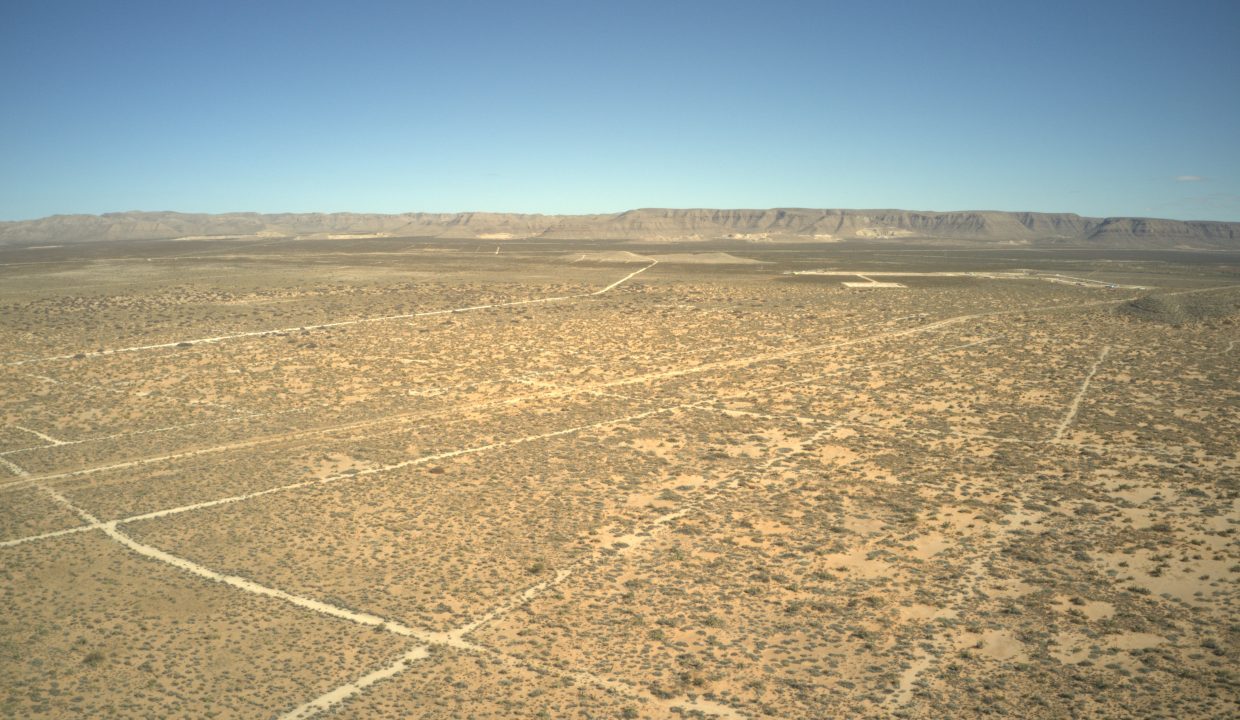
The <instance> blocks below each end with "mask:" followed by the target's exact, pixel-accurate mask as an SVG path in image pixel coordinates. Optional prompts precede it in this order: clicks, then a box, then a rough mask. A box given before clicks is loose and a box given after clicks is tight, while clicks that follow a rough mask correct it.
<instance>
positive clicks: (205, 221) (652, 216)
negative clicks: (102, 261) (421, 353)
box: [0, 208, 1240, 250]
mask: <svg viewBox="0 0 1240 720" xmlns="http://www.w3.org/2000/svg"><path fill="white" fill-rule="evenodd" d="M362 235H380V236H391V237H441V238H445V239H452V238H460V239H472V238H479V239H488V240H505V239H511V238H530V237H544V238H548V239H563V240H636V241H645V242H659V241H686V240H736V241H748V242H840V241H874V242H891V241H898V240H901V239H907V240H919V241H930V242H947V243H960V244H1020V245H1036V246H1048V245H1050V246H1054V245H1061V246H1076V247H1081V246H1083V247H1123V248H1150V249H1155V248H1193V249H1202V250H1219V249H1240V223H1227V222H1208V221H1181V220H1161V219H1155V218H1089V217H1082V216H1080V215H1073V214H1070V213H1033V212H997V211H968V212H915V211H909V210H815V209H806V208H776V209H769V210H712V209H664V208H643V209H640V210H629V211H626V212H621V213H612V214H600V215H530V214H516V213H488V212H470V213H400V214H390V215H381V214H366V213H280V214H258V213H226V214H219V215H207V214H194V213H176V212H123V213H107V214H104V215H55V216H52V217H47V218H41V219H38V220H27V221H19V222H4V223H0V244H4V245H33V244H59V243H74V242H86V241H99V240H158V239H175V238H187V237H237V236H257V237H263V236H269V237H341V238H347V237H351V236H362Z"/></svg>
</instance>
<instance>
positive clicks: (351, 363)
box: [0, 238, 1240, 718]
mask: <svg viewBox="0 0 1240 720" xmlns="http://www.w3.org/2000/svg"><path fill="white" fill-rule="evenodd" d="M171 245H172V244H170V243H165V244H160V243H149V244H146V245H142V246H141V248H140V249H141V252H140V253H138V252H136V250H137V249H138V248H123V249H124V251H125V253H130V255H125V254H124V253H118V256H117V259H115V260H114V261H110V262H112V263H113V267H112V268H111V269H110V270H109V271H108V273H107V275H106V276H104V275H103V274H100V273H99V271H97V270H87V271H83V272H84V273H86V277H89V278H90V279H91V280H92V282H91V283H82V284H81V285H80V286H74V287H66V286H63V285H59V286H58V285H55V284H49V282H47V280H46V278H47V277H48V276H47V275H41V274H40V273H54V272H62V271H65V268H64V267H59V268H58V266H57V265H56V264H54V263H53V264H48V265H20V266H12V267H10V266H3V267H0V277H4V283H3V284H2V285H0V287H3V288H4V290H3V297H0V306H2V307H0V310H2V311H0V327H3V328H4V331H5V337H7V338H10V339H11V342H10V344H9V345H8V346H6V347H4V348H0V354H2V355H3V356H4V357H3V360H4V361H5V362H8V363H16V362H19V361H20V362H22V363H24V364H9V365H6V368H7V370H6V374H5V375H4V377H3V382H4V383H5V385H4V390H5V392H4V393H3V394H2V395H0V408H2V412H3V422H2V424H0V453H3V454H0V458H3V459H4V460H5V463H0V493H3V499H2V501H0V542H6V543H8V544H6V545H4V546H2V547H0V580H2V582H0V602H3V603H4V606H5V609H6V612H5V613H4V617H3V618H0V678H3V680H2V681H0V716H6V717H7V716H11V717H108V716H123V715H151V716H173V715H203V716H207V715H216V716H220V717H236V716H251V715H254V714H256V713H257V714H260V715H264V716H272V715H279V714H280V713H283V712H287V711H290V710H292V709H293V708H296V707H298V706H301V705H302V704H303V703H306V702H309V701H311V700H313V699H314V698H315V697H318V696H319V695H321V694H324V693H330V692H331V691H332V690H333V689H335V688H339V687H342V686H344V685H346V684H348V683H352V682H355V681H358V679H359V678H362V677H365V676H368V675H369V674H371V673H374V672H375V671H376V670H378V669H380V668H384V667H390V668H393V670H392V676H391V677H390V678H386V679H384V680H381V681H379V682H375V683H374V684H373V685H369V686H368V687H366V688H365V689H364V690H363V691H362V692H359V693H357V694H356V695H353V696H350V697H348V698H347V699H345V700H343V701H341V702H340V703H339V705H337V706H334V707H333V709H332V713H333V714H332V715H331V717H357V718H363V717H367V718H368V717H469V716H473V717H479V718H483V717H538V716H539V714H540V713H542V714H543V715H545V716H548V717H566V716H570V717H571V716H583V717H585V716H588V717H621V718H636V717H652V718H655V717H670V716H673V715H678V716H681V717H710V716H712V715H718V714H721V713H729V712H734V713H736V714H738V715H741V716H747V717H832V716H841V717H842V716H847V717H908V718H928V717H944V716H952V717H981V716H993V715H1023V716H1032V717H1046V718H1051V717H1068V716H1079V717H1089V716H1109V715H1115V714H1125V713H1127V714H1130V715H1140V716H1144V717H1157V716H1160V715H1162V716H1168V717H1171V716H1175V717H1225V716H1230V715H1233V714H1235V712H1236V710H1237V707H1236V701H1235V693H1234V692H1233V690H1234V677H1233V675H1234V673H1232V672H1231V668H1233V667H1235V662H1236V656H1235V648H1236V642H1235V640H1236V632H1237V628H1236V623H1235V621H1234V618H1232V617H1231V610H1232V608H1233V606H1234V604H1235V600H1236V591H1237V582H1238V581H1240V562H1238V561H1240V550H1238V549H1237V546H1236V543H1235V538H1236V524H1237V518H1236V512H1235V503H1236V501H1237V499H1238V498H1240V487H1237V484H1236V482H1235V478H1236V477H1238V476H1240V474H1238V473H1237V463H1238V460H1237V456H1236V451H1235V446H1234V445H1235V438H1236V437H1238V436H1240V418H1237V416H1236V414H1235V412H1234V407H1235V403H1236V400H1237V392H1238V390H1237V388H1238V387H1240V383H1238V380H1240V378H1238V377H1237V372H1238V370H1237V368H1238V367H1240V366H1238V365H1237V363H1236V362H1235V358H1236V350H1235V349H1234V343H1235V341H1236V340H1237V335H1236V333H1237V327H1236V325H1234V324H1230V323H1227V322H1225V321H1226V320H1227V319H1228V318H1229V317H1230V315H1228V314H1227V313H1223V314H1217V313H1216V314H1209V313H1204V312H1201V313H1197V311H1196V310H1193V308H1200V307H1205V306H1206V305H1209V307H1215V306H1217V307H1232V306H1231V305H1228V303H1229V302H1230V303H1233V304H1234V301H1235V299H1236V297H1237V296H1240V293H1237V292H1236V291H1221V292H1218V293H1217V296H1213V295H1212V296H1211V298H1212V300H1211V301H1210V303H1206V302H1204V301H1202V302H1196V301H1194V302H1191V303H1190V302H1187V301H1178V300H1177V301H1174V302H1173V298H1177V297H1196V296H1191V295H1190V296H1172V295H1170V293H1171V292H1174V291H1177V290H1192V289H1198V288H1204V287H1210V286H1215V285H1218V286H1221V285H1227V284H1234V282H1235V279H1234V277H1233V275H1234V271H1229V270H1226V269H1225V268H1222V267H1220V266H1218V263H1217V260H1216V259H1210V260H1209V261H1208V262H1206V261H1200V262H1199V264H1197V265H1194V266H1192V267H1191V268H1190V267H1186V266H1183V265H1177V264H1176V263H1177V262H1189V261H1190V260H1191V258H1189V259H1184V258H1180V257H1179V256H1177V258H1178V259H1177V260H1176V261H1175V262H1171V261H1169V260H1167V259H1166V258H1162V259H1159V262H1157V263H1150V264H1148V265H1143V264H1140V263H1130V264H1129V263H1123V262H1094V260H1092V259H1091V257H1090V256H1088V255H1082V256H1081V257H1080V258H1078V259H1075V260H1072V261H1071V262H1072V263H1075V265H1076V266H1074V267H1073V268H1072V269H1071V270H1069V271H1067V272H1070V273H1071V274H1073V275H1086V274H1089V273H1097V275H1098V276H1099V277H1104V278H1107V279H1114V280H1115V281H1116V282H1118V283H1120V284H1124V283H1130V284H1140V285H1142V286H1147V287H1159V288H1160V290H1159V291H1158V292H1155V293H1153V295H1154V296H1155V297H1162V298H1163V299H1162V300H1159V301H1158V302H1153V301H1148V302H1141V303H1138V305H1139V307H1138V308H1137V309H1138V310H1142V311H1144V310H1149V309H1150V308H1153V311H1159V310H1158V309H1159V308H1167V307H1173V306H1174V307H1178V308H1181V309H1184V312H1186V313H1187V312H1190V311H1191V312H1194V313H1197V314H1196V315H1193V317H1192V318H1190V320H1191V321H1185V322H1176V323H1164V322H1144V321H1138V319H1137V316H1136V315H1134V311H1132V310H1131V309H1125V306H1124V305H1123V302H1122V301H1124V300H1125V299H1126V298H1128V297H1129V295H1125V294H1124V292H1123V291H1120V290H1112V289H1107V288H1105V286H1092V287H1084V286H1073V285H1071V284H1063V283H1049V282H1041V281H1032V280H1031V281H1025V280H996V279H981V278H968V277H952V278H948V277H936V276H927V277H925V278H921V279H918V278H915V277H914V278H909V279H907V281H904V280H902V281H901V282H902V284H905V285H906V286H907V287H905V288H888V289H883V290H860V291H857V290H850V289H845V288H844V287H842V286H841V285H840V284H839V282H838V278H836V279H834V280H827V279H824V278H823V277H815V276H787V275H784V274H782V273H783V272H784V271H785V270H790V269H812V268H815V267H820V266H824V265H828V264H829V265H833V266H840V267H860V268H861V269H863V270H864V269H870V268H880V269H881V268H889V267H890V266H891V265H893V264H896V263H910V264H916V266H917V267H918V268H922V269H929V270H935V269H944V268H946V267H948V266H947V265H946V263H951V265H950V268H951V269H960V268H962V267H964V268H965V269H970V268H985V269H994V267H996V266H1002V267H1004V268H1006V267H1008V265H1009V264H1011V263H1014V262H1016V261H1014V260H1009V259H1008V258H1009V255H1010V253H1014V252H1016V251H1015V250H1007V251H1005V253H1003V254H993V255H992V254H987V253H985V252H982V251H977V252H968V253H964V252H955V253H944V252H942V251H941V250H938V249H927V250H926V252H923V253H921V254H919V255H916V256H913V255H909V256H907V257H906V256H904V255H900V254H898V253H896V254H895V257H893V256H892V255H893V253H892V251H891V250H889V249H887V250H884V249H882V248H878V249H868V248H859V247H857V246H851V247H850V246H841V247H827V248H824V247H805V248H769V251H767V250H764V249H761V248H759V249H757V250H755V252H754V253H753V254H754V255H755V257H758V256H759V255H761V258H760V259H763V260H768V261H769V262H768V263H764V264H736V265H727V266H722V265H720V266H713V265H676V266H671V265H669V266H664V265H659V266H657V267H652V268H651V269H650V270H649V271H647V272H645V273H643V274H641V275H639V276H636V278H634V279H633V280H632V281H629V282H626V283H624V284H621V285H620V286H618V287H617V288H616V289H614V290H613V291H610V292H608V293H606V294H603V295H585V294H586V293H591V292H594V291H595V290H598V289H600V288H603V287H607V286H608V285H609V284H611V283H614V282H615V281H616V280H617V279H618V278H620V277H623V276H625V275H626V274H628V273H632V272H633V271H634V270H636V269H637V268H638V267H641V266H640V265H624V264H609V263H605V262H596V261H584V262H578V263H571V262H568V261H566V260H565V259H564V258H563V257H562V256H563V255H567V248H568V247H569V245H570V244H566V245H565V247H564V248H558V249H556V248H551V249H554V250H555V254H553V255H549V254H548V253H547V252H544V250H547V248H543V246H537V247H536V249H537V250H538V252H534V251H533V250H531V251H529V252H528V253H527V254H524V255H522V254H521V253H520V252H516V251H514V252H506V253H505V255H504V256H502V258H501V259H500V260H495V259H492V260H489V261H488V263H490V264H488V265H485V266H484V265H482V264H479V263H478V262H476V258H475V257H474V256H473V253H472V247H471V246H469V245H468V244H453V243H449V242H439V241H430V240H426V239H416V238H399V239H397V238H375V239H372V240H369V241H367V244H366V245H365V246H351V245H347V244H341V243H339V242H336V241H330V242H329V241H317V240H307V241H304V243H303V242H302V241H298V242H297V243H289V244H287V245H285V246H283V247H282V246H280V245H275V246H272V247H270V248H266V247H263V248H255V249H253V250H252V251H247V252H248V253H252V254H250V255H246V256H245V257H232V256H231V254H230V255H229V257H228V259H215V260H207V259H201V258H199V259H194V260H192V261H190V260H185V261H182V260H176V261H174V260H170V259H169V260H166V261H165V262H166V266H167V267H166V269H164V267H163V266H162V265H161V264H160V263H154V262H152V263H146V262H145V261H143V262H142V263H141V265H138V263H136V262H131V261H130V260H127V259H125V258H126V257H138V256H141V257H143V258H145V257H148V256H150V257H157V258H158V257H168V258H170V257H172V256H173V255H176V256H178V257H179V256H182V255H184V256H192V255H193V254H194V251H195V250H197V251H199V252H202V253H207V252H210V251H212V250H219V249H220V248H217V247H215V246H214V245H212V244H211V243H209V242H205V241H204V242H203V243H201V244H195V243H194V242H192V241H185V242H184V243H179V244H176V246H175V247H170V246H171ZM530 247H535V246H530ZM527 249H528V248H527ZM561 249H563V250H565V253H560V252H559V250H561ZM615 249H617V250H624V249H626V248H625V246H624V245H623V244H616V248H615ZM638 249H639V250H640V248H638ZM698 249H700V248H693V251H695V252H696V251H697V250H698ZM277 250H278V252H277ZM605 251H607V249H606V248H604V250H601V251H600V252H605ZM15 252H18V251H16V250H9V251H0V256H3V255H4V254H5V253H15ZM737 252H739V251H737ZM161 253H167V254H166V255H163V256H161ZM269 253H270V255H269ZM763 253H765V254H763ZM927 256H928V257H927ZM205 257H207V258H209V257H211V256H210V255H207V256H205ZM914 257H916V259H912V258H914ZM1160 257H1161V256H1160ZM324 258H330V259H329V260H324ZM549 258H551V259H549ZM53 259H54V258H53ZM1039 262H1042V259H1040V257H1039V256H1038V255H1036V254H1030V255H1028V256H1027V257H1026V256H1024V255H1021V256H1020V263H1021V264H1022V265H1026V264H1028V265H1036V264H1037V263H1039ZM1063 262H1065V263H1066V262H1067V261H1063ZM1195 262H1196V261H1195ZM1048 264H1050V263H1048ZM1061 264H1062V263H1061ZM148 266H150V267H148ZM1056 269H1057V271H1058V270H1062V268H1060V267H1058V264H1057V265H1056ZM1091 277H1092V275H1091ZM577 295H581V297H577V298H576V299H574V300H572V301H564V302H558V301H557V302H550V303H542V304H534V303H530V304H525V305H510V306H498V307H493V308H488V309H481V310H469V311H468V312H446V311H448V310H451V309H453V308H477V307H478V306H482V305H492V304H498V303H504V302H516V301H525V300H536V299H539V298H551V297H570V296H577ZM1202 297H1204V295H1203V296H1202ZM1110 301H1117V302H1112V303H1111V304H1109V305H1108V304H1104V303H1106V302H1110ZM1216 301H1217V302H1216ZM440 311H445V312H441V314H434V315H415V313H421V312H440ZM1159 312H1161V311H1159ZM1228 312H1230V311H1228ZM392 316H399V317H398V318H397V319H392ZM406 316H408V317H406ZM370 319H378V320H375V321H374V322H370V321H369V320H370ZM356 320H367V322H357V323H354V324H342V325H337V324H331V323H337V322H341V321H343V322H346V323H348V322H352V321H356ZM265 331H271V332H265ZM221 336H227V337H229V338H231V339H228V340H223V341H215V342H197V341H196V340H197V339H199V338H218V337H221ZM146 346H163V347H156V348H153V349H144V350H132V351H130V352H123V353H117V352H104V353H102V354H101V353H100V350H112V349H117V348H139V347H143V348H145V347H146ZM1103 347H1109V348H1111V349H1110V350H1109V353H1106V354H1104V353H1101V348H1103ZM1091 373H1092V374H1091ZM1087 377H1088V378H1089V380H1088V382H1085V379H1086V378H1087ZM1074 403H1075V404H1074ZM1069 408H1072V410H1071V411H1069ZM49 490H54V492H55V493H56V494H58V495H59V496H60V497H61V498H63V499H64V502H61V501H60V500H57V499H56V497H55V496H54V495H53V494H52V493H50V492H49ZM69 505H72V506H73V507H76V508H79V509H81V510H82V511H84V512H86V513H88V514H89V515H90V516H91V517H95V518H97V519H99V520H100V521H102V523H107V522H110V521H117V525H116V526H115V528H116V531H117V532H123V533H124V537H126V538H130V539H131V540H132V543H134V544H136V545H138V546H140V547H149V548H153V549H155V550H156V551H158V553H165V554H166V555H165V556H162V557H159V556H158V553H155V554H156V555H157V557H154V558H153V557H151V555H150V554H148V555H147V556H146V557H142V556H140V555H139V554H138V553H137V552H136V551H135V550H134V546H133V545H126V544H125V543H123V542H117V541H116V537H114V536H112V535H108V534H106V533H105V532H104V530H103V529H102V528H100V527H98V526H96V525H94V524H93V523H87V522H86V521H85V520H83V517H82V516H81V515H79V514H78V513H77V512H75V511H74V510H73V509H71V508H70V507H69ZM13 541H20V542H19V543H15V542H13ZM153 552H154V551H153ZM169 557H172V558H178V559H182V560H183V561H184V564H182V565H177V564H176V562H174V561H170V560H169V559H168V558H169ZM187 567H189V568H190V569H187ZM204 572H214V573H218V574H220V575H223V576H227V579H228V580H229V582H225V581H223V580H221V579H219V578H216V579H209V578H208V577H204V575H203V573H204ZM258 588H261V589H258ZM268 590H269V591H270V592H268ZM289 598H300V599H304V600H305V601H306V602H302V603H301V604H298V603H296V602H292V601H290V600H289ZM314 603H319V604H320V605H315V604H314ZM323 604H325V606H326V607H325V606H324V605H323ZM453 633H459V634H460V635H461V638H460V639H459V641H458V640H452V641H448V640H445V639H444V638H446V637H455V636H454V635H453ZM453 643H455V644H453ZM422 646H425V652H424V653H421V654H419V653H418V652H417V651H416V650H417V648H420V647H422ZM411 698H417V702H413V701H411Z"/></svg>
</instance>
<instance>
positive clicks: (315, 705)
mask: <svg viewBox="0 0 1240 720" xmlns="http://www.w3.org/2000/svg"><path fill="white" fill-rule="evenodd" d="M698 407H700V406H698ZM823 432H825V431H819V432H818V433H816V434H815V435H814V436H813V437H812V438H811V439H809V440H807V441H805V443H804V444H812V443H813V442H815V441H817V439H818V438H820V437H821V436H822V434H823ZM785 460H786V458H784V457H782V456H779V457H775V458H772V459H771V460H769V461H768V462H766V463H765V464H764V465H762V466H761V468H760V469H759V470H757V471H756V472H755V471H753V470H749V471H743V472H739V473H736V474H734V475H732V476H730V477H729V478H727V479H725V480H724V481H722V482H720V483H718V484H716V485H715V486H714V487H712V488H710V489H708V490H705V491H703V492H700V493H698V494H697V495H695V496H694V497H693V498H692V499H691V500H689V501H688V502H686V503H685V504H684V506H683V507H681V508H679V509H676V510H672V511H669V512H665V513H662V514H661V515H658V516H657V517H655V518H653V519H651V520H648V521H646V522H644V523H641V525H640V527H636V528H632V529H630V530H629V531H628V532H626V533H624V534H623V535H619V534H615V533H608V535H610V536H612V537H614V538H615V539H616V540H622V541H623V546H618V545H608V546H606V547H603V546H599V547H596V548H595V549H594V550H593V551H592V552H591V553H590V554H589V555H587V556H586V557H584V558H582V559H580V560H578V561H576V562H574V563H572V564H571V565H569V566H568V567H566V568H562V569H560V570H558V571H557V572H556V574H555V576H554V577H552V578H549V579H547V580H544V581H542V582H538V583H535V584H533V585H531V586H529V587H527V588H524V589H522V590H521V591H519V592H517V593H514V594H513V595H511V596H510V597H508V598H507V599H505V600H503V601H501V602H500V603H499V604H498V605H496V606H495V607H494V608H492V609H491V610H489V611H487V612H486V613H484V614H483V615H481V616H480V617H479V618H478V619H476V620H474V621H473V622H469V623H466V624H464V625H461V626H459V627H457V628H455V629H453V630H450V631H448V632H447V633H445V635H446V637H447V638H448V639H449V642H455V643H458V645H457V646H458V647H460V646H467V647H468V648H470V649H472V650H473V651H475V652H481V653H485V654H489V655H493V656H495V657H497V658H499V659H501V660H503V661H504V662H506V663H509V664H512V665H514V666H517V667H521V668H524V669H527V670H534V671H537V672H542V673H547V672H549V673H551V674H555V675H561V676H567V677H571V678H573V679H574V680H576V681H577V682H578V683H583V684H588V685H593V686H595V687H600V688H603V689H606V690H611V691H614V692H617V693H619V694H622V695H625V696H627V697H633V698H637V699H640V700H642V701H644V702H647V703H651V704H653V705H654V706H656V707H661V708H663V709H664V710H665V711H667V712H670V710H671V708H672V707H674V706H680V707H682V708H684V709H686V710H698V711H701V712H703V713H705V714H707V715H712V716H714V717H720V718H729V719H732V720H736V719H739V718H744V717H746V715H744V714H743V713H741V712H739V711H737V710H736V708H733V707H731V706H729V705H727V704H724V703H719V702H712V701H709V700H706V699H704V698H699V699H697V700H689V699H687V698H685V699H666V698H658V697H655V696H654V695H652V694H650V693H648V692H646V691H645V690H643V689H641V688H639V687H635V686H633V685H630V684H628V683H625V682H622V681H619V680H615V679H612V678H607V677H603V676H601V675H598V674H596V673H592V672H588V671H582V670H578V671H569V672H565V671H564V670H561V669H555V668H550V669H548V668H542V667H539V666H537V665H534V664H532V663H530V662H529V661H526V660H518V659H516V658H513V657H512V656H510V655H507V654H506V653H503V652H501V651H499V650H496V649H494V648H490V647H487V646H484V645H474V644H472V643H469V642H468V641H467V640H466V637H467V636H468V635H469V634H471V633H473V632H475V631H477V630H479V629H480V628H482V627H484V626H486V625H487V624H489V623H492V622H495V621H496V620H499V619H502V618H504V617H506V616H508V615H509V614H511V613H512V612H513V611H515V610H517V609H518V608H521V607H524V606H525V605H527V604H528V603H529V602H531V601H532V600H534V599H535V598H537V597H539V596H540V595H543V594H545V593H546V592H548V591H550V590H552V589H554V588H556V587H557V586H559V585H562V584H563V583H564V582H565V581H566V580H568V579H569V578H571V577H573V576H574V575H576V574H579V573H581V572H582V571H584V570H586V569H589V568H592V567H595V566H598V565H602V564H605V563H607V562H611V561H613V560H614V559H615V558H617V557H619V556H621V555H624V554H627V553H631V552H633V551H635V550H636V549H638V548H639V547H641V546H642V545H643V544H645V543H646V542H649V541H650V540H653V539H654V538H655V537H657V536H658V534H659V533H660V532H661V531H662V530H663V529H664V528H666V526H667V525H668V523H670V522H672V521H673V520H677V519H679V518H681V517H684V516H686V515H688V514H690V513H692V512H693V511H694V510H696V509H698V508H699V507H700V506H701V504H702V503H703V502H706V501H707V500H710V499H712V498H714V497H717V496H718V495H720V494H722V493H724V492H727V491H728V490H731V489H734V488H736V486H737V485H738V484H739V483H740V482H741V481H742V480H744V479H746V478H751V477H753V476H761V475H762V474H764V473H766V472H769V471H770V469H771V468H772V467H774V466H775V465H776V464H777V463H779V462H781V461H785ZM605 550H609V551H610V552H605ZM415 652H416V649H415ZM409 664H410V663H409V662H408V659H407V658H406V656H404V655H402V656H401V657H398V658H397V659H396V660H395V661H393V662H392V663H390V664H388V665H385V666H384V667H382V668H379V669H378V670H375V671H373V672H371V673H369V674H367V675H365V676H363V677H361V678H359V679H357V680H352V681H349V682H346V683H344V684H342V685H340V686H339V687H337V688H334V689H332V690H330V691H328V692H327V693H324V694H323V695H321V696H319V697H317V698H315V699H314V700H311V701H309V702H307V703H305V704H304V705H301V706H299V707H297V708H296V709H294V710H292V711H291V712H289V713H286V714H285V715H282V716H281V720H302V719H304V718H308V717H311V716H313V715H315V714H317V713H320V712H323V711H325V710H328V709H330V708H332V707H334V706H336V705H338V704H340V703H342V702H344V701H345V700H348V699H349V698H351V697H354V696H355V695H358V694H360V693H362V692H364V691H365V689H366V688H367V687H369V686H370V685H373V684H374V683H376V682H379V681H380V680H386V679H389V678H392V677H395V676H396V675H399V674H400V673H401V672H404V671H405V670H407V669H409Z"/></svg>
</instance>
